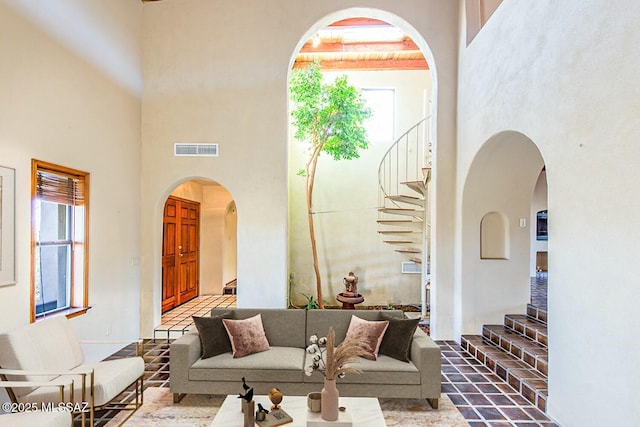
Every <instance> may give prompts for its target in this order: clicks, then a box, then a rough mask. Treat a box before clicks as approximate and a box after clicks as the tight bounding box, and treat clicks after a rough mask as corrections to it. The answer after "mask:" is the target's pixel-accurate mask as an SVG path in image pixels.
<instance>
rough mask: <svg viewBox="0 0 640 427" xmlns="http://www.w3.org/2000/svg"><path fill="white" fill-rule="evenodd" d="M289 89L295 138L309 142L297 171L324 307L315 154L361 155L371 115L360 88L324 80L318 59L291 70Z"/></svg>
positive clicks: (340, 80)
mask: <svg viewBox="0 0 640 427" xmlns="http://www.w3.org/2000/svg"><path fill="white" fill-rule="evenodd" d="M289 90H290V96H291V101H292V103H293V105H294V107H293V109H292V110H291V117H292V119H293V125H294V126H295V127H296V133H295V138H296V139H297V140H299V141H302V142H308V143H310V150H309V158H308V159H307V162H306V164H305V167H304V169H303V170H300V171H299V172H298V173H297V175H300V176H304V178H305V189H306V196H307V197H306V199H307V200H306V201H307V216H308V220H309V237H310V239H311V252H312V255H313V269H314V273H315V276H316V291H317V293H318V301H317V302H316V304H317V305H318V306H319V308H324V301H323V299H322V280H321V278H320V267H319V265H320V263H319V261H318V250H317V245H316V238H315V231H314V225H313V209H312V205H313V184H314V180H315V176H316V170H317V169H316V167H317V165H318V157H320V153H322V152H323V151H325V152H327V153H328V154H330V155H331V156H332V157H333V158H334V160H342V159H346V160H349V159H354V158H357V157H360V155H359V154H358V150H360V149H365V148H367V147H368V146H369V144H368V142H367V134H366V130H365V128H364V121H365V120H366V119H368V118H369V117H370V116H371V110H370V109H369V108H368V107H367V106H366V105H365V102H364V99H362V97H361V96H360V91H359V90H358V89H357V88H355V87H354V86H351V85H349V83H348V82H347V77H346V76H342V77H338V78H337V79H336V80H335V81H334V82H333V84H326V83H323V82H322V73H321V72H320V63H319V62H317V61H316V62H314V63H313V64H311V65H310V66H309V68H307V69H296V70H294V71H293V73H292V74H291V81H290V84H289ZM307 298H310V297H307ZM310 304H311V306H313V305H314V302H313V299H312V298H311V299H309V300H308V301H307V308H309V306H310ZM311 308H313V307H311Z"/></svg>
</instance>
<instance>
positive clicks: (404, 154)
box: [378, 116, 432, 317]
mask: <svg viewBox="0 0 640 427" xmlns="http://www.w3.org/2000/svg"><path fill="white" fill-rule="evenodd" d="M430 119H431V117H430V116H428V117H425V118H423V119H422V120H420V121H419V122H418V123H416V124H415V125H413V126H412V127H411V128H410V129H409V130H408V131H407V132H405V133H404V134H403V135H402V136H401V137H400V138H398V139H397V140H396V142H394V143H393V144H392V145H391V147H390V148H389V150H387V152H386V153H385V155H384V157H383V159H382V161H381V162H380V166H379V168H378V186H379V189H378V227H379V228H378V233H379V234H380V235H381V236H382V237H383V241H384V243H386V244H389V245H391V246H392V247H393V249H394V250H395V251H396V252H398V253H401V254H403V255H405V256H406V258H407V260H408V261H411V262H413V263H416V264H418V265H421V266H422V268H421V269H422V273H423V282H424V283H425V286H423V289H422V315H423V317H424V316H425V314H426V308H427V307H428V304H429V302H428V301H427V288H428V287H429V281H430V271H429V259H430V256H429V249H430V242H431V227H430V223H429V184H430V182H431V150H432V144H431V138H430V134H431V131H430V123H431V121H430Z"/></svg>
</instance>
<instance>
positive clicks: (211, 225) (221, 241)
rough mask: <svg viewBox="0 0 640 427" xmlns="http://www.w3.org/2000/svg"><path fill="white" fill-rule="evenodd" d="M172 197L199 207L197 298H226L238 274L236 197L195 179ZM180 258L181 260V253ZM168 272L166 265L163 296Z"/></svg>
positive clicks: (220, 188) (182, 184)
mask: <svg viewBox="0 0 640 427" xmlns="http://www.w3.org/2000/svg"><path fill="white" fill-rule="evenodd" d="M169 197H173V198H178V199H179V200H183V201H185V202H193V203H194V204H197V205H199V220H198V222H199V224H198V229H199V233H198V241H199V263H198V267H197V268H198V278H197V280H198V292H197V295H221V294H223V292H224V288H225V286H228V285H230V284H235V281H236V273H237V212H236V206H235V202H234V200H233V196H232V195H231V193H230V192H229V191H228V190H227V189H226V188H225V187H224V186H223V185H221V184H219V183H218V182H216V181H213V180H210V179H191V180H188V181H184V182H182V183H180V184H178V185H177V186H176V187H174V188H173V189H172V190H171V191H170V193H169ZM163 229H164V227H163ZM162 240H163V241H165V239H164V238H163V239H162ZM163 245H164V244H163ZM163 255H164V251H163ZM176 256H177V257H178V258H177V259H178V260H179V259H180V258H179V257H180V253H176ZM163 258H164V257H163ZM164 270H165V266H164V265H163V274H162V276H163V283H162V287H163V292H162V295H164V293H165V292H164V289H165V285H166V283H165V282H166V280H165V276H166V275H165V271H164ZM183 302H184V301H183Z"/></svg>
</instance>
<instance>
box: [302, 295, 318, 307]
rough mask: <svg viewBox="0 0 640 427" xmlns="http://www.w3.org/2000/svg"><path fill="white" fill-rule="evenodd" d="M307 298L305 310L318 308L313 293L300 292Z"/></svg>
mask: <svg viewBox="0 0 640 427" xmlns="http://www.w3.org/2000/svg"><path fill="white" fill-rule="evenodd" d="M302 295H304V297H305V298H306V299H307V303H306V304H305V305H304V308H305V310H313V309H316V308H320V305H319V304H318V301H316V300H315V299H313V295H307V294H302Z"/></svg>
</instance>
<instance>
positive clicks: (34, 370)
mask: <svg viewBox="0 0 640 427" xmlns="http://www.w3.org/2000/svg"><path fill="white" fill-rule="evenodd" d="M138 344H139V343H136V349H137V352H136V354H137V355H136V357H127V358H122V359H114V360H106V361H102V362H98V363H93V364H85V363H84V355H83V352H82V348H81V347H80V342H79V341H78V340H77V338H76V336H75V333H74V332H73V329H72V328H71V325H70V323H69V321H68V320H67V318H66V317H64V316H57V317H51V318H48V319H44V320H41V321H39V322H36V323H32V324H30V325H26V326H24V327H22V328H19V329H16V330H14V331H10V332H5V333H2V334H0V368H1V369H0V375H2V377H3V379H8V380H17V381H38V382H43V381H53V380H56V379H60V378H65V379H66V378H70V379H72V380H73V383H74V386H73V390H74V393H73V400H72V401H73V402H75V403H77V405H75V406H74V412H76V413H78V412H80V413H82V418H83V424H84V418H85V414H86V412H89V416H90V424H91V425H93V424H94V416H95V411H96V410H97V409H107V408H111V407H117V408H119V409H129V410H131V411H132V412H131V414H129V416H131V415H132V414H133V413H134V412H135V411H136V410H137V409H138V408H139V407H140V406H141V405H142V403H143V402H142V390H143V376H144V360H143V359H142V357H140V355H139V345H138ZM131 385H135V400H134V402H132V403H130V404H127V405H123V404H119V403H114V404H110V402H111V401H112V400H113V399H114V398H115V397H116V396H118V395H119V394H120V393H122V392H123V391H124V390H125V389H127V388H128V387H129V386H131ZM7 391H8V393H9V396H10V397H11V399H12V401H14V402H16V403H38V404H40V403H41V402H56V401H57V399H58V396H57V394H56V392H55V390H52V389H51V387H19V388H8V389H7Z"/></svg>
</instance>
